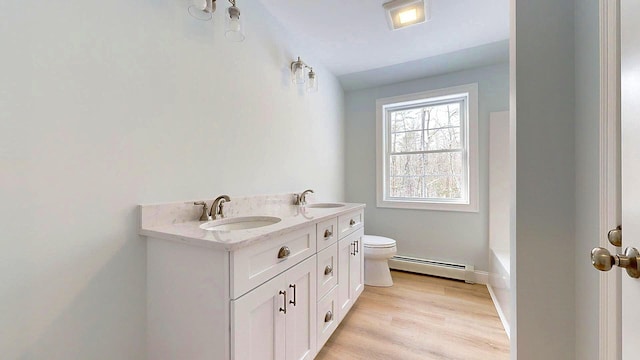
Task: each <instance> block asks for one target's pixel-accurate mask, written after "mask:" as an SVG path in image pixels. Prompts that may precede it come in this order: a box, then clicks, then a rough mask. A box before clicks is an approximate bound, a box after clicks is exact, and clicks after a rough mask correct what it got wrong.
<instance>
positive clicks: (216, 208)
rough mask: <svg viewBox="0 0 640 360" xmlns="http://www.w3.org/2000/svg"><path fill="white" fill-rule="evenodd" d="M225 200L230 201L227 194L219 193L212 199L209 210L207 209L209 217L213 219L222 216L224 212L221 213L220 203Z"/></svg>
mask: <svg viewBox="0 0 640 360" xmlns="http://www.w3.org/2000/svg"><path fill="white" fill-rule="evenodd" d="M227 201H231V199H230V198H229V196H228V195H220V196H218V197H217V198H216V199H215V200H213V204H211V210H210V211H209V216H210V217H211V219H213V220H215V219H217V218H218V217H220V218H223V217H224V214H223V213H222V205H223V204H224V203H225V202H227Z"/></svg>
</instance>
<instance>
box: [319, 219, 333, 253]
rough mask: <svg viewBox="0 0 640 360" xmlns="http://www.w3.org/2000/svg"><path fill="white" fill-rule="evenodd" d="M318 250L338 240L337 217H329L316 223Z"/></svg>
mask: <svg viewBox="0 0 640 360" xmlns="http://www.w3.org/2000/svg"><path fill="white" fill-rule="evenodd" d="M316 230H317V232H316V238H317V239H318V251H320V250H323V249H325V248H327V246H329V245H331V244H333V243H335V242H336V240H338V218H333V219H329V220H326V221H323V222H321V223H318V224H317V225H316Z"/></svg>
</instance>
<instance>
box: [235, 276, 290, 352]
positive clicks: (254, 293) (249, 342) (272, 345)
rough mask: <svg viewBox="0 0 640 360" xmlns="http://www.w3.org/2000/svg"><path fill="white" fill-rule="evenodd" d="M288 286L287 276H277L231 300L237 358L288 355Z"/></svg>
mask: <svg viewBox="0 0 640 360" xmlns="http://www.w3.org/2000/svg"><path fill="white" fill-rule="evenodd" d="M285 289H286V287H285V282H284V277H283V276H277V277H275V278H274V279H271V280H269V281H267V282H266V283H264V284H262V285H260V286H259V287H257V288H255V289H253V290H251V291H250V292H248V293H247V294H245V295H243V296H242V297H240V298H239V299H237V300H233V301H232V302H231V313H232V318H231V323H232V324H233V329H231V337H232V340H231V341H232V349H233V352H232V358H233V359H235V360H245V359H251V360H282V359H284V358H285V316H286V315H285V313H284V311H285V310H284V309H287V310H288V309H290V308H289V307H287V306H286V304H285V301H287V302H288V301H289V297H288V296H289V292H288V291H287V293H286V294H284V293H281V291H282V292H283V291H284V290H285Z"/></svg>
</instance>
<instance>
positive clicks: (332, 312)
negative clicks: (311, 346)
mask: <svg viewBox="0 0 640 360" xmlns="http://www.w3.org/2000/svg"><path fill="white" fill-rule="evenodd" d="M337 311H338V291H337V286H334V287H333V289H331V291H329V293H328V294H327V295H326V296H325V297H323V298H322V299H320V301H318V318H317V322H316V323H317V326H318V331H317V334H318V349H321V348H322V347H323V346H324V344H325V343H326V342H327V340H329V337H330V336H331V334H333V331H334V330H335V329H336V328H337V327H338V313H337Z"/></svg>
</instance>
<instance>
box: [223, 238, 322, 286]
mask: <svg viewBox="0 0 640 360" xmlns="http://www.w3.org/2000/svg"><path fill="white" fill-rule="evenodd" d="M287 250H288V251H287ZM287 252H288V255H287V256H285V254H286V253H287ZM315 252H316V227H315V225H312V226H308V227H306V228H304V229H300V230H296V231H293V232H290V233H288V234H284V235H282V236H278V237H275V238H273V239H267V240H264V241H260V242H257V243H255V244H252V245H249V246H247V247H244V248H241V249H238V250H236V251H233V252H232V253H231V263H230V266H231V272H230V273H231V281H230V296H231V299H237V298H238V297H240V296H242V295H243V294H244V293H246V292H247V291H249V290H251V289H253V288H255V287H256V286H258V285H260V284H262V283H264V282H265V281H267V280H269V279H271V278H272V277H274V276H276V275H278V274H279V273H281V272H283V271H285V270H287V269H288V268H290V267H292V266H293V265H295V264H297V263H299V262H300V261H302V260H304V259H306V258H308V257H309V256H311V255H313V254H315Z"/></svg>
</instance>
